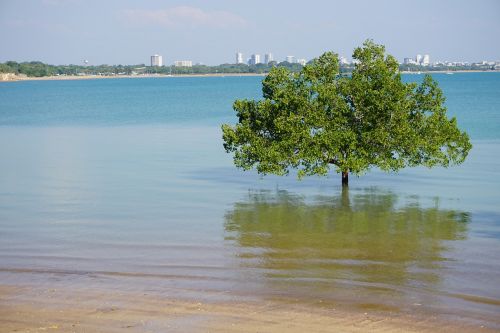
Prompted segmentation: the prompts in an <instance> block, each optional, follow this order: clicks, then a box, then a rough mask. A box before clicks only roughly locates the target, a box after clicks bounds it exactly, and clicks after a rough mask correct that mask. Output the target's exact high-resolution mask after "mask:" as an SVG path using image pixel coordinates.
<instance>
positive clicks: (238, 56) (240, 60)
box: [236, 52, 243, 64]
mask: <svg viewBox="0 0 500 333" xmlns="http://www.w3.org/2000/svg"><path fill="white" fill-rule="evenodd" d="M236 63H237V64H242V63H243V53H241V52H236Z"/></svg>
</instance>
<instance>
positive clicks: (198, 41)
mask: <svg viewBox="0 0 500 333" xmlns="http://www.w3.org/2000/svg"><path fill="white" fill-rule="evenodd" d="M418 4H419V5H418V8H415V11H413V10H411V8H408V6H405V5H402V3H401V2H400V1H396V0H386V1H382V2H373V1H368V0H365V1H361V0H358V1H354V0H353V1H351V2H349V4H348V6H347V5H346V3H345V2H341V1H326V0H325V1H319V0H311V1H309V2H308V3H307V6H286V5H284V4H283V3H280V2H265V1H261V0H255V1H252V2H235V1H230V0H214V1H210V2H206V1H201V0H193V1H189V2H186V1H177V0H171V1H160V0H150V1H143V2H137V1H134V0H109V1H104V2H101V1H96V0H25V1H15V0H2V1H1V2H0V41H1V43H2V49H1V51H0V62H5V61H8V60H13V61H18V62H22V61H33V60H37V61H42V62H45V63H49V64H82V63H83V61H84V60H88V61H89V64H148V63H150V56H151V55H154V54H159V55H162V56H163V64H165V65H166V64H173V63H174V61H177V60H178V59H192V61H193V63H204V64H207V65H217V64H222V63H235V52H239V53H242V54H243V55H244V57H243V62H244V63H246V61H247V59H248V58H249V56H250V55H251V54H263V55H264V56H263V58H262V59H259V61H263V62H265V54H267V53H271V52H272V58H273V60H276V61H282V60H284V59H286V56H288V55H295V59H294V60H295V61H298V60H299V59H300V60H303V59H307V60H310V59H312V58H315V57H318V56H319V55H321V54H322V53H323V52H325V51H334V52H336V53H338V54H339V56H342V57H343V58H344V59H346V60H350V59H351V55H352V51H353V49H354V48H355V47H357V46H360V45H361V44H362V43H363V41H364V40H366V39H373V40H374V41H375V42H376V43H379V44H383V45H385V46H386V49H387V52H388V53H389V54H392V55H394V56H395V57H396V58H397V59H398V61H400V62H403V61H404V58H409V57H414V56H415V55H416V54H422V55H425V54H429V55H430V56H431V62H434V61H443V62H444V61H454V62H479V61H483V60H487V61H499V60H500V43H496V42H495V41H496V40H497V39H498V34H499V33H500V1H495V0H476V1H466V0H463V1H453V0H442V1H437V2H435V1H431V0H420V1H419V2H418ZM278 13H279V14H278Z"/></svg>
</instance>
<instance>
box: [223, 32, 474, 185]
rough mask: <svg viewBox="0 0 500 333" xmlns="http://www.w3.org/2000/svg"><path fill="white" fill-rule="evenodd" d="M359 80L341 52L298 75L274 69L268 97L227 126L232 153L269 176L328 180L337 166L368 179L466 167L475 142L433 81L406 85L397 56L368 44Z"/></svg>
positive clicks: (358, 54)
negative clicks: (343, 69)
mask: <svg viewBox="0 0 500 333" xmlns="http://www.w3.org/2000/svg"><path fill="white" fill-rule="evenodd" d="M353 59H355V61H356V65H355V67H354V69H353V72H352V75H351V76H342V75H340V74H339V60H338V56H337V54H334V53H332V52H327V53H324V54H323V55H322V56H320V57H319V58H317V59H315V60H313V61H312V62H311V63H309V64H307V65H306V66H304V68H303V69H302V70H301V71H300V72H298V73H291V72H290V71H289V70H288V69H286V68H283V67H276V68H273V69H272V70H271V71H270V73H269V75H268V76H267V77H266V78H265V79H264V80H263V82H262V92H263V99H262V100H259V101H255V100H246V99H243V100H236V101H235V102H234V106H233V107H234V110H235V111H236V112H237V116H238V123H237V124H236V125H235V126H231V125H228V124H224V125H222V132H223V140H224V148H225V150H226V151H227V152H228V153H234V163H235V165H236V166H237V167H239V168H242V169H244V170H249V169H251V168H253V167H255V168H256V169H257V171H258V172H259V173H261V174H268V173H273V174H278V175H286V174H288V173H289V171H290V169H298V177H299V178H301V177H303V176H308V175H326V174H327V173H328V171H329V169H330V168H334V170H335V171H337V172H339V173H341V174H342V184H343V185H347V184H348V175H349V172H351V173H353V174H356V175H360V174H363V173H364V172H366V171H367V170H369V169H370V168H371V167H378V168H380V169H382V170H385V171H397V170H399V169H401V168H404V167H407V166H417V165H424V166H427V167H433V166H436V165H441V166H445V167H447V166H449V165H450V164H459V163H462V162H463V161H464V160H465V158H466V157H467V154H468V152H469V150H470V149H471V147H472V145H471V144H470V142H469V137H468V135H467V134H466V133H465V132H462V131H460V129H459V128H458V126H457V122H456V119H455V118H451V119H448V117H447V115H446V108H445V106H444V100H445V99H444V96H443V93H442V91H441V89H439V87H438V85H437V83H436V82H435V81H434V80H433V79H432V77H431V76H429V75H426V76H425V78H424V80H423V82H422V83H421V84H420V85H417V84H416V83H404V82H402V80H401V75H400V73H399V69H398V67H399V64H398V62H397V61H396V59H395V58H394V57H392V56H390V55H386V54H385V48H384V46H382V45H377V44H375V43H374V42H373V41H371V40H367V41H366V42H365V43H364V44H363V46H362V47H359V48H357V49H355V51H354V54H353Z"/></svg>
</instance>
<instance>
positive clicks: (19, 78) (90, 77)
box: [0, 70, 500, 82]
mask: <svg viewBox="0 0 500 333" xmlns="http://www.w3.org/2000/svg"><path fill="white" fill-rule="evenodd" d="M400 73H401V74H417V75H418V74H446V73H450V74H454V73H500V70H454V71H420V72H413V71H401V72H400ZM267 74H268V73H210V74H171V75H164V74H141V75H57V76H41V77H28V76H18V75H14V74H12V75H8V76H6V78H2V77H0V82H19V81H64V80H95V79H137V78H179V77H226V76H230V77H238V76H266V75H267Z"/></svg>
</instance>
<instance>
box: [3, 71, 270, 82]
mask: <svg viewBox="0 0 500 333" xmlns="http://www.w3.org/2000/svg"><path fill="white" fill-rule="evenodd" d="M266 75H267V73H262V74H259V73H211V74H171V75H163V74H144V75H59V76H41V77H28V76H24V77H22V76H21V77H20V76H14V77H13V78H12V79H8V80H0V82H19V81H66V80H68V81H72V80H100V79H141V78H179V77H226V76H231V77H238V76H266Z"/></svg>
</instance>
